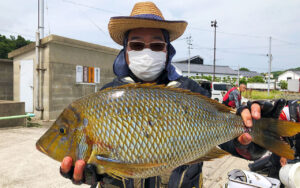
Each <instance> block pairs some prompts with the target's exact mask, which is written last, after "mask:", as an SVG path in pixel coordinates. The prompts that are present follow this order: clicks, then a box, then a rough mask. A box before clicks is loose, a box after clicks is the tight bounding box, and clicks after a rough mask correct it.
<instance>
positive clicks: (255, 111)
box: [237, 99, 286, 145]
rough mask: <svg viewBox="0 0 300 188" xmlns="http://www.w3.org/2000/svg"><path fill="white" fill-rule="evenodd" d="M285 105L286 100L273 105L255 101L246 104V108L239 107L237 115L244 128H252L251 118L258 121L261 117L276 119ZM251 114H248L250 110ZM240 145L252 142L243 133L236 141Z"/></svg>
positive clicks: (248, 135) (250, 138)
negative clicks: (239, 115)
mask: <svg viewBox="0 0 300 188" xmlns="http://www.w3.org/2000/svg"><path fill="white" fill-rule="evenodd" d="M285 104H286V100H284V99H279V100H277V101H275V103H274V105H273V104H272V103H270V102H267V101H255V102H248V103H247V106H248V108H243V107H240V109H238V114H241V116H242V119H243V121H244V124H245V126H246V127H252V125H253V123H252V118H253V119H256V120H258V119H260V118H261V117H270V118H275V119H278V117H279V115H280V113H281V110H282V109H283V107H284V106H285ZM249 109H250V110H251V112H250V110H249ZM237 140H238V141H239V143H240V144H242V145H248V144H250V143H251V141H252V137H251V136H250V134H248V133H244V134H242V135H241V136H239V137H238V139H237Z"/></svg>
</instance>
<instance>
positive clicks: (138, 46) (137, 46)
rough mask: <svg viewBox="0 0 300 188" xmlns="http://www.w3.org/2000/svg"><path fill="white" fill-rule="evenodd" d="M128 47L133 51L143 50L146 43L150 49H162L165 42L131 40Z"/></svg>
mask: <svg viewBox="0 0 300 188" xmlns="http://www.w3.org/2000/svg"><path fill="white" fill-rule="evenodd" d="M128 45H129V47H130V48H131V49H132V50H135V51H141V50H143V49H144V48H145V47H146V46H147V45H148V46H149V48H150V49H151V50H152V51H156V52H158V51H163V50H164V49H165V47H166V43H165V42H151V43H147V44H146V43H144V42H137V41H132V42H129V43H128Z"/></svg>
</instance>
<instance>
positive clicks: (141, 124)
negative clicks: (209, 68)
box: [36, 84, 300, 178]
mask: <svg viewBox="0 0 300 188" xmlns="http://www.w3.org/2000/svg"><path fill="white" fill-rule="evenodd" d="M230 110H231V109H230V108H228V107H226V106H224V105H222V104H219V103H218V102H216V101H214V100H211V99H209V98H207V97H205V96H202V95H200V94H196V93H192V92H190V91H187V90H183V89H177V88H168V87H164V86H158V85H153V84H129V85H124V86H120V87H116V88H108V89H105V90H102V91H99V92H97V93H94V94H91V95H88V96H85V97H83V98H81V99H78V100H76V101H74V102H73V103H72V104H70V105H69V106H68V107H67V108H66V109H65V110H64V111H63V112H62V114H61V115H60V116H59V117H58V119H57V120H56V121H55V122H54V124H53V125H52V127H50V128H49V130H48V131H47V132H46V133H45V134H44V135H43V136H42V137H41V138H40V139H39V140H38V142H37V143H36V147H37V149H38V150H40V151H41V152H43V153H45V154H46V155H48V156H50V157H51V158H53V159H55V160H58V161H62V159H63V158H64V157H65V156H71V157H72V158H73V161H76V160H79V159H83V160H84V161H86V162H87V163H92V164H95V165H96V166H97V170H98V173H107V174H109V175H112V176H114V177H128V178H146V177H151V176H157V175H162V174H165V173H169V172H170V171H171V170H173V169H174V168H176V167H178V166H180V165H183V164H192V163H195V162H199V161H203V160H209V159H211V158H216V157H220V156H222V155H224V154H225V152H223V151H222V150H220V149H218V148H217V147H216V146H217V145H219V144H222V143H224V142H227V141H229V140H232V139H233V138H236V137H237V136H239V135H241V134H242V133H244V132H245V131H246V132H249V133H250V134H251V136H252V137H253V142H255V143H257V144H259V145H261V146H262V147H265V148H267V149H269V150H271V151H272V152H274V153H276V154H278V155H280V156H284V157H286V158H289V159H291V158H293V157H294V151H293V150H292V149H291V148H290V147H289V145H288V144H286V143H284V142H283V141H280V136H292V135H295V134H296V133H298V132H300V124H297V123H292V122H286V121H278V120H274V119H264V118H262V119H261V120H258V121H255V122H254V126H253V128H252V129H246V128H245V127H244V125H243V121H242V119H241V117H240V116H237V115H235V114H233V113H231V112H230Z"/></svg>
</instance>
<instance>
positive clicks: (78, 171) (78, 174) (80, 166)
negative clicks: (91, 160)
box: [73, 160, 85, 182]
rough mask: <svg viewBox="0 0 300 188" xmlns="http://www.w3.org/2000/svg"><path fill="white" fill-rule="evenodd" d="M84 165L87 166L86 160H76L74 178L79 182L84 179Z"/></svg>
mask: <svg viewBox="0 0 300 188" xmlns="http://www.w3.org/2000/svg"><path fill="white" fill-rule="evenodd" d="M84 167H85V162H84V160H78V161H76V163H75V167H74V174H73V179H74V180H75V181H77V182H79V181H81V180H82V177H83V170H84Z"/></svg>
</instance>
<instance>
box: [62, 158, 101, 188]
mask: <svg viewBox="0 0 300 188" xmlns="http://www.w3.org/2000/svg"><path fill="white" fill-rule="evenodd" d="M72 165H73V159H72V158H71V157H69V156H67V157H65V158H64V159H63V161H62V163H61V166H60V174H61V175H62V176H63V177H65V178H68V179H71V180H72V182H73V183H74V184H76V185H80V184H82V183H85V184H88V185H91V187H96V186H97V183H98V182H99V181H102V180H103V178H104V177H106V176H105V175H103V174H102V175H99V174H97V168H96V166H95V165H93V164H86V163H85V161H84V160H77V161H76V162H75V166H72Z"/></svg>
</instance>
